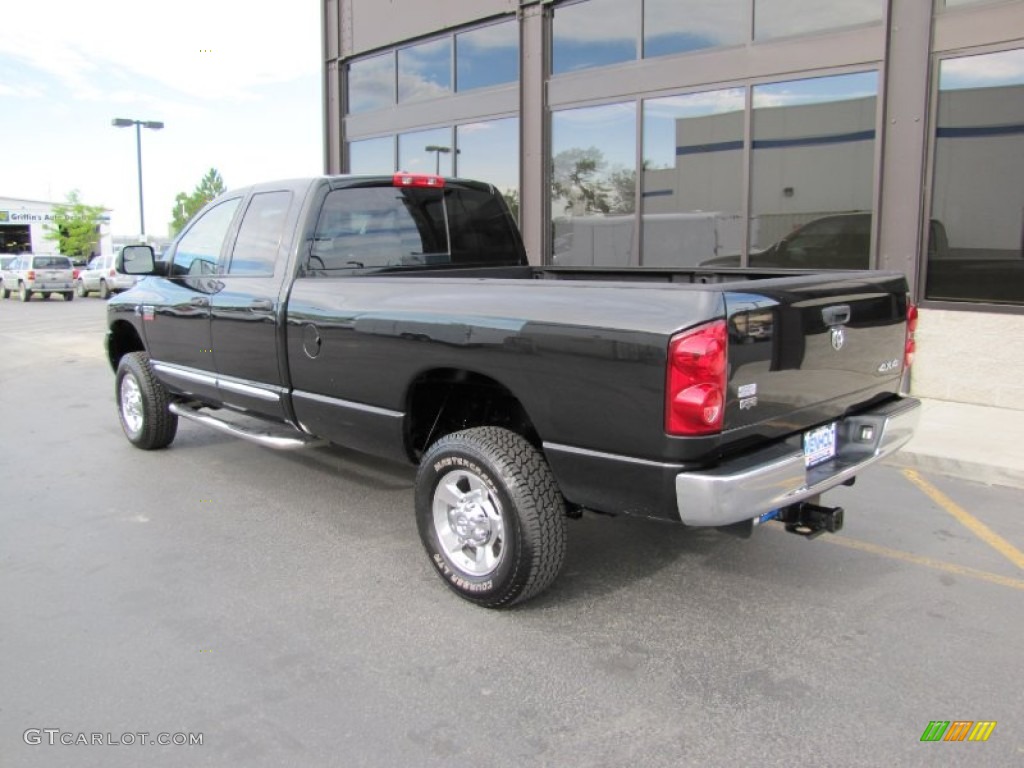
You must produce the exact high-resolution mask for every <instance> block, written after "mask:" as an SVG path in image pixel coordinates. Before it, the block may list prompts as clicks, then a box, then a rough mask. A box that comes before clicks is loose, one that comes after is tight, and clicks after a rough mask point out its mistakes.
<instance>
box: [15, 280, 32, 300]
mask: <svg viewBox="0 0 1024 768" xmlns="http://www.w3.org/2000/svg"><path fill="white" fill-rule="evenodd" d="M18 298H19V299H21V300H22V301H29V300H31V298H32V291H30V290H29V289H28V288H26V287H25V284H24V283H22V284H21V285H19V286H18Z"/></svg>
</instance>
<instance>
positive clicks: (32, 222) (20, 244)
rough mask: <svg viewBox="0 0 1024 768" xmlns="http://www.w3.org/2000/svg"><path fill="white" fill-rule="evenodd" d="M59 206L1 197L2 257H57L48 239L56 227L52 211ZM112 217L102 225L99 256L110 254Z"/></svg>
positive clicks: (102, 219) (102, 220)
mask: <svg viewBox="0 0 1024 768" xmlns="http://www.w3.org/2000/svg"><path fill="white" fill-rule="evenodd" d="M56 205H58V204H57V203H48V202H45V201H42V200H23V199H21V198H17V197H0V254H18V253H58V252H59V250H60V249H59V248H58V247H57V243H56V242H55V241H53V240H48V239H47V238H46V233H47V230H48V227H52V226H53V209H54V206H56ZM110 252H111V239H110V217H109V215H106V216H104V217H102V218H101V220H100V223H99V240H98V242H97V244H96V253H97V254H100V253H110Z"/></svg>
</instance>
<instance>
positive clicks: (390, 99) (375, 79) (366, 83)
mask: <svg viewBox="0 0 1024 768" xmlns="http://www.w3.org/2000/svg"><path fill="white" fill-rule="evenodd" d="M394 103H395V56H394V54H392V53H385V54H384V55H382V56H374V57H373V58H370V59H363V60H362V61H353V62H352V63H351V64H349V65H348V111H349V112H350V113H352V114H354V113H356V112H367V111H369V110H371V109H380V108H381V107H388V106H391V105H392V104H394Z"/></svg>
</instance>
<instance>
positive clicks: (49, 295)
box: [43, 291, 53, 301]
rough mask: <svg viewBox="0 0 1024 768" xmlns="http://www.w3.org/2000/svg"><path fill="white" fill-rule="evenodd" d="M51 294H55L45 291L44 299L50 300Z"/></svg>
mask: <svg viewBox="0 0 1024 768" xmlns="http://www.w3.org/2000/svg"><path fill="white" fill-rule="evenodd" d="M51 296H53V294H52V293H50V291H46V292H45V293H43V301H49V299H50V297H51Z"/></svg>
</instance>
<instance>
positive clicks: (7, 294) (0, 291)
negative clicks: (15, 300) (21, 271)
mask: <svg viewBox="0 0 1024 768" xmlns="http://www.w3.org/2000/svg"><path fill="white" fill-rule="evenodd" d="M0 298H4V299H9V298H11V290H10V288H0Z"/></svg>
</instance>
